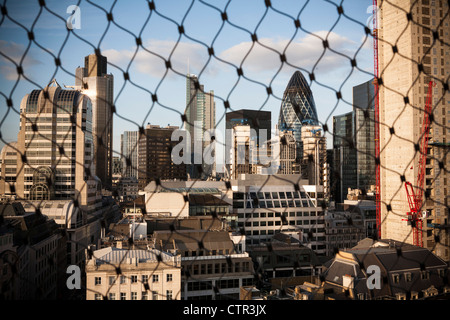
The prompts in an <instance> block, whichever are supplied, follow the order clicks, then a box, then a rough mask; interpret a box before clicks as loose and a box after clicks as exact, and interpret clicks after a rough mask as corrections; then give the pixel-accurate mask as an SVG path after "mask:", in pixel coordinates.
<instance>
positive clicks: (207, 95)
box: [184, 74, 216, 179]
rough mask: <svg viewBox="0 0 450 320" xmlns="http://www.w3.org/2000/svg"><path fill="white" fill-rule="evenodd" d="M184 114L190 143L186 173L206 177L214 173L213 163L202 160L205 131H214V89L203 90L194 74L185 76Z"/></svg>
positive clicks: (196, 176)
mask: <svg viewBox="0 0 450 320" xmlns="http://www.w3.org/2000/svg"><path fill="white" fill-rule="evenodd" d="M185 116H186V121H185V123H184V128H185V130H186V131H187V132H188V133H189V134H190V138H191V145H192V146H191V163H190V164H189V165H188V169H187V170H188V171H187V173H188V174H189V176H190V177H191V178H194V179H196V178H201V179H206V178H207V177H209V176H211V175H213V174H214V173H215V164H208V163H204V162H203V151H204V149H205V147H206V145H208V144H210V139H208V137H210V136H211V135H210V134H206V132H208V133H210V132H214V131H213V130H215V128H216V104H215V102H214V91H213V90H210V91H205V88H204V85H202V84H200V82H199V79H198V77H197V76H196V75H194V74H187V76H186V110H185ZM212 135H214V134H212ZM205 140H208V141H205ZM196 146H197V147H196ZM200 146H201V148H200ZM197 158H200V159H202V161H201V163H196V162H197V161H195V159H197Z"/></svg>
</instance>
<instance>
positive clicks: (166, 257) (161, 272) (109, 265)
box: [86, 247, 181, 300]
mask: <svg viewBox="0 0 450 320" xmlns="http://www.w3.org/2000/svg"><path fill="white" fill-rule="evenodd" d="M117 268H120V271H121V273H120V274H118V273H117ZM180 298H181V264H180V259H179V257H177V256H174V255H172V254H170V253H168V252H161V251H159V250H157V249H151V250H144V249H121V248H116V247H107V248H103V249H100V250H96V251H94V252H93V255H92V258H91V259H90V260H88V262H87V265H86V300H106V299H107V300H180Z"/></svg>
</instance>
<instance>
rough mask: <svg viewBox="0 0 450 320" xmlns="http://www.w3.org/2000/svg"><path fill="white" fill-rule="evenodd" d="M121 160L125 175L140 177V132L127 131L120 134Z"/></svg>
mask: <svg viewBox="0 0 450 320" xmlns="http://www.w3.org/2000/svg"><path fill="white" fill-rule="evenodd" d="M120 147H121V151H120V152H121V155H122V156H121V160H122V168H123V175H124V176H125V177H134V178H136V179H139V172H138V154H139V132H138V131H125V132H124V133H123V134H121V135H120Z"/></svg>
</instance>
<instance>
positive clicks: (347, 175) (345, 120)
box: [332, 112, 357, 202]
mask: <svg viewBox="0 0 450 320" xmlns="http://www.w3.org/2000/svg"><path fill="white" fill-rule="evenodd" d="M333 162H334V164H333V167H334V168H333V178H334V179H333V180H334V181H333V189H334V190H332V194H333V196H334V200H335V201H336V202H343V201H344V199H346V198H347V193H348V189H349V188H351V189H354V188H355V187H356V180H357V178H356V172H357V164H356V149H355V144H354V119H353V112H348V113H345V114H343V115H338V116H333Z"/></svg>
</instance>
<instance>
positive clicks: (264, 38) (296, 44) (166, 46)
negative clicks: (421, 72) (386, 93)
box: [0, 0, 373, 153]
mask: <svg viewBox="0 0 450 320" xmlns="http://www.w3.org/2000/svg"><path fill="white" fill-rule="evenodd" d="M45 3H46V6H45V7H43V8H41V7H40V6H39V3H38V1H35V0H23V1H7V2H6V9H7V13H8V15H7V16H5V15H1V16H0V17H1V20H0V52H1V54H0V73H1V74H0V85H1V86H0V92H1V97H0V132H1V140H0V147H2V146H3V145H4V143H8V142H11V141H15V140H16V139H17V133H18V131H19V115H18V110H19V106H20V101H21V99H22V97H23V96H24V95H25V94H27V93H29V92H30V91H31V90H33V89H35V88H43V87H45V86H46V85H47V84H48V83H49V82H50V81H51V80H52V79H53V78H56V80H57V81H58V82H59V84H60V85H61V86H63V85H73V84H74V72H75V68H76V67H78V66H82V65H83V64H84V56H86V55H88V54H91V53H93V52H94V48H97V47H98V48H100V50H101V52H102V54H103V55H105V56H106V57H107V58H108V63H109V66H108V72H109V73H112V74H113V75H114V79H115V81H114V95H115V104H116V110H117V113H116V115H115V117H114V151H115V153H116V152H117V153H119V152H120V134H121V133H122V132H123V131H125V130H137V128H138V126H145V125H146V124H147V123H152V124H158V125H161V126H166V125H168V124H170V125H178V126H181V124H182V122H181V114H182V113H183V112H184V108H185V105H186V79H185V74H186V73H187V72H188V71H189V72H190V73H194V74H197V75H198V76H199V77H200V82H201V83H202V84H203V85H204V87H205V90H207V91H209V90H214V93H215V96H216V99H215V101H216V119H217V128H218V129H220V130H223V129H224V115H225V112H226V111H225V108H224V103H223V102H224V101H226V100H228V101H229V102H230V106H231V108H232V109H234V110H236V109H242V108H247V109H262V110H268V111H271V112H272V123H273V125H275V124H276V123H277V121H278V116H279V109H280V104H281V98H282V96H283V91H284V89H285V88H286V85H287V83H288V81H289V79H290V77H291V76H292V74H293V73H294V72H295V71H296V70H301V71H302V72H303V74H304V75H305V77H306V79H307V80H309V75H308V73H310V72H314V75H315V81H313V82H311V90H312V92H313V95H314V99H315V103H316V107H317V111H318V115H319V120H320V122H321V123H327V124H328V127H329V128H330V130H331V128H332V117H333V115H338V114H342V113H345V112H348V111H350V110H351V108H352V106H351V102H352V87H353V86H355V85H358V84H360V83H362V82H365V81H368V80H370V79H371V78H372V73H373V52H372V37H371V36H370V35H369V36H366V34H365V32H364V27H363V26H364V25H367V24H368V23H369V22H370V18H371V12H372V1H369V0H342V1H337V0H334V1H319V0H314V1H304V0H301V1H300V0H271V2H270V3H271V7H270V8H267V7H266V5H265V1H264V0H233V1H229V0H204V1H198V0H197V1H190V0H164V1H161V0H159V1H158V0H155V1H154V3H155V10H153V11H151V10H150V9H149V4H148V2H147V1H143V0H140V1H138V0H133V1H112V0H97V1H81V0H67V1H66V0H64V1H51V0H47V1H45ZM73 5H77V6H78V8H79V10H78V11H77V12H76V13H75V14H74V15H73V17H74V19H73V20H70V16H71V14H72V11H73V7H72V9H70V6H73ZM339 5H342V7H343V13H344V14H342V15H339V13H338V10H337V7H338V6H339ZM107 12H111V13H112V18H113V21H112V22H108V19H107ZM223 12H226V16H227V20H226V21H224V20H222V13H223ZM68 19H69V20H70V21H72V22H73V27H74V29H73V31H72V32H68V31H67V28H66V22H67V20H68ZM296 19H298V20H299V22H300V28H297V27H296V26H295V23H294V21H295V20H296ZM179 26H183V29H184V30H183V31H184V33H183V34H180V32H179V31H180V29H179ZM30 30H32V36H33V37H32V41H30V40H29V38H30V35H31V34H30V33H29V31H30ZM252 34H254V35H256V36H254V37H253V39H252ZM136 38H140V39H141V40H142V46H139V47H138V46H137V45H136ZM253 40H257V41H253ZM324 40H327V41H328V44H329V48H328V49H324V46H323V41H324ZM208 48H213V55H210V54H209V52H208ZM282 54H284V56H285V57H286V62H285V63H282V61H281V59H280V55H282ZM56 57H58V58H59V59H60V61H61V66H60V67H57V66H56V65H55V62H54V61H55V58H56ZM353 58H356V62H357V68H353V67H352V66H351V63H350V59H353ZM168 60H170V62H171V67H172V69H167V68H166V61H168ZM17 65H21V66H22V69H23V70H24V74H23V75H22V76H19V75H18V73H17ZM237 68H242V70H243V77H239V76H238V73H237V71H236V69H237ZM124 72H128V73H129V74H130V81H124V77H123V73H124ZM267 87H270V88H271V89H272V94H270V95H268V93H267ZM336 91H340V92H341V93H342V100H338V99H337V98H336ZM152 94H156V95H157V97H158V102H156V103H154V102H153V101H152V99H151V95H152ZM9 98H10V99H12V101H13V107H12V108H8V107H7V99H9ZM330 144H331V137H329V142H328V145H329V146H330Z"/></svg>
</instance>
